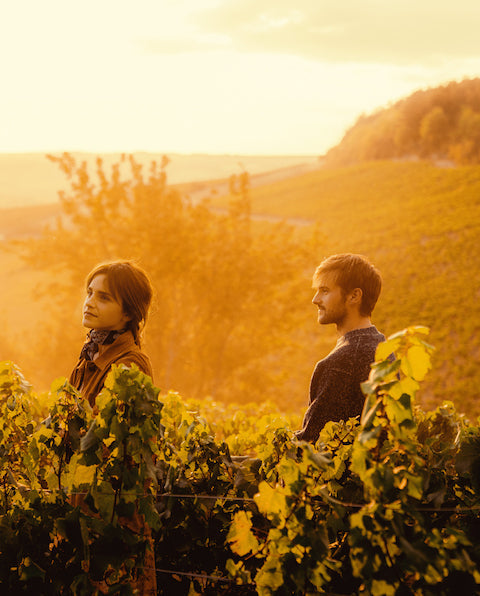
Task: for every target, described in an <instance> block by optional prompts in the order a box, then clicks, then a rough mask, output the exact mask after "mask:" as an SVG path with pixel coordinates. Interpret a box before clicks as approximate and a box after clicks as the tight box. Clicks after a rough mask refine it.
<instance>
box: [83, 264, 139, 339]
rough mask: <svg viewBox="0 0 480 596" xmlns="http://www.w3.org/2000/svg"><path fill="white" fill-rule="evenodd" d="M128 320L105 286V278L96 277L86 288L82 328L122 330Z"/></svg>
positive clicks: (99, 275)
mask: <svg viewBox="0 0 480 596" xmlns="http://www.w3.org/2000/svg"><path fill="white" fill-rule="evenodd" d="M129 320H130V317H128V316H127V315H126V314H125V313H124V312H123V306H122V305H121V304H120V303H119V302H117V300H116V299H115V298H114V296H113V294H112V293H111V292H110V288H109V287H108V284H107V279H106V276H105V275H104V274H102V273H99V274H98V275H96V276H95V277H94V278H93V279H92V281H91V282H90V284H89V286H88V288H87V297H86V298H85V302H84V304H83V326H84V327H87V328H88V329H105V330H109V331H110V330H115V329H123V328H124V327H125V326H126V324H127V322H128V321H129Z"/></svg>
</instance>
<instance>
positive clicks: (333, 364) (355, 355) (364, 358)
mask: <svg viewBox="0 0 480 596" xmlns="http://www.w3.org/2000/svg"><path fill="white" fill-rule="evenodd" d="M382 341H385V336H384V335H383V334H382V333H380V332H379V331H378V330H377V329H376V327H374V326H373V325H372V326H371V327H367V328H366V329H354V330H353V331H349V332H348V333H346V334H345V335H343V336H342V337H340V338H339V340H338V341H337V344H336V346H335V348H334V349H333V350H332V351H331V352H330V354H328V356H326V357H325V358H324V359H323V360H320V362H318V363H317V365H316V366H315V370H314V371H313V375H312V379H311V382H310V400H309V405H308V409H307V411H306V413H305V417H304V419H303V428H302V430H300V431H297V432H296V433H295V435H296V437H297V438H298V439H302V440H304V441H311V442H315V441H316V440H317V439H318V435H319V434H320V431H321V429H322V428H323V427H324V425H325V424H326V423H327V422H328V421H330V420H333V421H334V422H337V421H339V420H347V419H348V418H352V417H354V416H359V415H360V414H361V413H362V409H363V404H364V401H365V396H364V394H363V393H362V390H361V387H360V384H361V383H363V381H366V380H367V379H368V375H369V374H370V365H371V364H372V362H374V360H375V350H376V349H377V346H378V344H379V343H380V342H382Z"/></svg>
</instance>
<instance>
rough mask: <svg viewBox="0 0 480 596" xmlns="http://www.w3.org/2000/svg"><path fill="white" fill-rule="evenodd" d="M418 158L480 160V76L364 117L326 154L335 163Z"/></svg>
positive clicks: (420, 93)
mask: <svg viewBox="0 0 480 596" xmlns="http://www.w3.org/2000/svg"><path fill="white" fill-rule="evenodd" d="M419 157H420V158H423V159H425V158H430V159H434V160H449V161H451V162H454V163H456V164H475V163H476V164H478V163H480V78H476V79H464V80H462V81H460V82H456V81H452V82H450V83H448V84H446V85H441V86H438V87H433V88H429V89H421V90H418V91H415V92H414V93H412V94H411V95H409V96H408V97H405V98H403V99H401V100H399V101H397V102H396V103H394V104H393V105H390V106H388V107H385V108H382V109H378V110H376V111H375V112H374V113H372V114H368V115H365V114H364V115H362V116H360V118H358V120H357V122H356V123H355V124H354V125H353V126H352V127H351V128H350V129H349V130H347V132H346V133H345V135H344V137H343V139H342V140H341V142H340V143H339V144H338V145H336V146H335V147H332V148H331V149H330V150H329V151H328V152H327V154H326V156H325V158H326V161H327V162H328V163H329V164H331V165H334V166H335V165H348V164H352V163H359V162H362V161H367V160H373V159H412V158H419Z"/></svg>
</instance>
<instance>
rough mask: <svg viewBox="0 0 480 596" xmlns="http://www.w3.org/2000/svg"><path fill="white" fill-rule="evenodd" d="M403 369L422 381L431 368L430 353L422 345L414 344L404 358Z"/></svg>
mask: <svg viewBox="0 0 480 596" xmlns="http://www.w3.org/2000/svg"><path fill="white" fill-rule="evenodd" d="M401 369H402V371H403V372H404V373H405V374H406V375H407V376H410V377H412V378H414V379H415V380H416V381H422V380H423V379H424V378H425V375H426V374H427V372H428V371H429V370H430V355H429V354H428V353H427V351H426V350H425V348H423V347H422V346H412V347H411V348H409V349H408V352H407V355H406V357H405V358H402V364H401Z"/></svg>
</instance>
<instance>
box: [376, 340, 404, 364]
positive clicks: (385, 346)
mask: <svg viewBox="0 0 480 596" xmlns="http://www.w3.org/2000/svg"><path fill="white" fill-rule="evenodd" d="M400 343H401V338H400V337H396V338H394V339H387V340H386V341H382V342H381V343H379V344H378V346H377V350H376V352H375V361H376V362H380V361H382V360H386V359H387V358H388V357H389V356H390V354H394V353H395V352H396V351H397V350H398V348H399V346H400Z"/></svg>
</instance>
